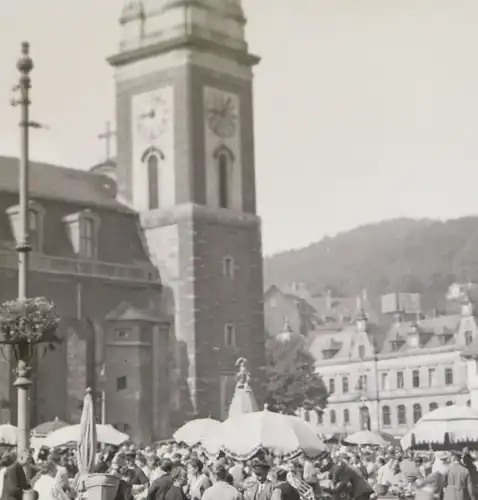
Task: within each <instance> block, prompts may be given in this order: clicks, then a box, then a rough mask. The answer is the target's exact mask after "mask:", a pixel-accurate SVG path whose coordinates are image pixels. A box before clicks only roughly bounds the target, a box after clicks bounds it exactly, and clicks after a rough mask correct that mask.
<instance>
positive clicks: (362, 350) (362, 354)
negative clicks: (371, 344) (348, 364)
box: [358, 345, 365, 359]
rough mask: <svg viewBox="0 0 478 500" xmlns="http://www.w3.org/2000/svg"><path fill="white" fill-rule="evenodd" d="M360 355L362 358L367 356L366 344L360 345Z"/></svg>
mask: <svg viewBox="0 0 478 500" xmlns="http://www.w3.org/2000/svg"><path fill="white" fill-rule="evenodd" d="M358 355H359V358H360V359H363V358H365V346H363V345H359V347H358Z"/></svg>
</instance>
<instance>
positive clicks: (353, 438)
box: [344, 430, 388, 446]
mask: <svg viewBox="0 0 478 500" xmlns="http://www.w3.org/2000/svg"><path fill="white" fill-rule="evenodd" d="M344 442H345V443H348V444H355V445H358V446H385V445H387V444H388V441H387V440H386V439H385V438H384V437H383V436H382V435H381V434H380V433H379V432H373V431H368V430H363V431H358V432H354V433H353V434H350V436H347V437H346V438H345V439H344Z"/></svg>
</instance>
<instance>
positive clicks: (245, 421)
mask: <svg viewBox="0 0 478 500" xmlns="http://www.w3.org/2000/svg"><path fill="white" fill-rule="evenodd" d="M215 434H216V436H215V437H214V438H213V437H211V438H209V436H208V437H207V438H206V439H205V440H204V442H203V447H204V449H205V450H206V452H207V453H208V454H210V455H215V454H217V452H218V449H219V450H221V451H224V453H225V454H226V455H229V456H230V457H233V458H234V459H236V460H249V459H250V458H252V457H253V456H254V455H256V453H257V452H258V451H260V450H263V449H267V450H269V451H270V452H271V453H272V454H274V455H278V456H281V457H283V458H286V459H287V458H293V457H295V456H297V455H299V454H301V453H304V454H305V455H307V456H308V457H310V458H314V457H316V456H318V455H320V454H321V453H322V452H323V451H325V450H326V449H327V447H326V445H325V444H324V443H323V442H322V441H321V440H320V439H319V437H318V436H317V434H316V433H315V431H314V429H313V427H312V426H311V425H310V424H309V423H307V422H305V421H304V420H302V419H301V418H299V417H295V416H290V415H283V414H280V413H274V412H270V411H268V410H267V406H266V407H265V408H264V411H257V412H253V413H245V414H243V415H239V416H236V417H231V418H228V419H227V420H226V421H225V422H223V423H222V424H221V425H220V426H219V427H218V428H217V432H215Z"/></svg>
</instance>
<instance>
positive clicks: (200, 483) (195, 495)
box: [187, 458, 211, 500]
mask: <svg viewBox="0 0 478 500" xmlns="http://www.w3.org/2000/svg"><path fill="white" fill-rule="evenodd" d="M188 478H189V481H188V485H187V492H188V496H189V498H190V499H191V500H201V498H202V496H203V494H204V492H205V491H206V490H207V489H208V488H209V487H210V486H211V481H210V480H209V478H208V477H207V475H206V474H205V473H204V464H203V462H202V461H201V460H199V458H193V459H192V460H190V462H189V464H188Z"/></svg>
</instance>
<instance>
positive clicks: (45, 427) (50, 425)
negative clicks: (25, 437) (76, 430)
mask: <svg viewBox="0 0 478 500" xmlns="http://www.w3.org/2000/svg"><path fill="white" fill-rule="evenodd" d="M68 425H70V424H68V423H66V422H63V421H62V420H60V419H59V418H58V417H55V419H54V420H50V421H49V422H43V423H42V424H40V425H37V426H36V427H35V428H34V429H32V435H33V436H38V437H44V436H48V434H50V433H52V432H54V431H57V430H58V429H61V428H62V427H67V426H68Z"/></svg>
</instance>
